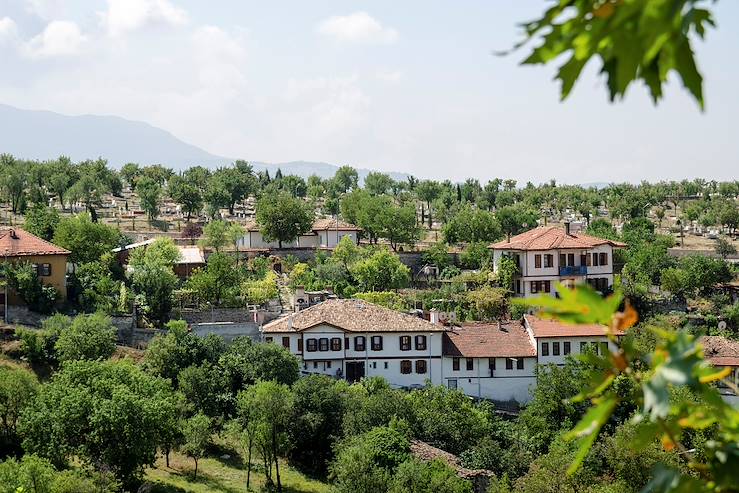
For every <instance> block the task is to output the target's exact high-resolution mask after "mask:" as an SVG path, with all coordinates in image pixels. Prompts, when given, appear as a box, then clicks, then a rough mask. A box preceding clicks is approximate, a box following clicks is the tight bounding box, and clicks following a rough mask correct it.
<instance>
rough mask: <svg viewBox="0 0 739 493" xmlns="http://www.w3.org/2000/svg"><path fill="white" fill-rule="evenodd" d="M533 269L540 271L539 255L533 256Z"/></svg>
mask: <svg viewBox="0 0 739 493" xmlns="http://www.w3.org/2000/svg"><path fill="white" fill-rule="evenodd" d="M534 267H536V268H537V269H541V254H539V253H537V254H536V255H534Z"/></svg>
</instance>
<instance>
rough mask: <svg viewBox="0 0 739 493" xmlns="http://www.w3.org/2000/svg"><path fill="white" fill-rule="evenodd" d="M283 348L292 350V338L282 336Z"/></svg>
mask: <svg viewBox="0 0 739 493" xmlns="http://www.w3.org/2000/svg"><path fill="white" fill-rule="evenodd" d="M282 347H284V348H285V349H290V336H282Z"/></svg>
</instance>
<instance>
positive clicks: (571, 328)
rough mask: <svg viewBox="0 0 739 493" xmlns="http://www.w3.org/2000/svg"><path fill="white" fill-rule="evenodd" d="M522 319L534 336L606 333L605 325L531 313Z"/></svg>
mask: <svg viewBox="0 0 739 493" xmlns="http://www.w3.org/2000/svg"><path fill="white" fill-rule="evenodd" d="M524 320H525V322H526V326H527V327H529V328H530V329H531V332H532V333H533V334H534V337H593V336H604V335H606V326H605V325H596V324H592V325H572V324H566V323H564V322H560V321H559V320H545V319H541V318H538V317H535V316H533V315H524ZM616 335H617V336H622V335H624V332H623V331H616Z"/></svg>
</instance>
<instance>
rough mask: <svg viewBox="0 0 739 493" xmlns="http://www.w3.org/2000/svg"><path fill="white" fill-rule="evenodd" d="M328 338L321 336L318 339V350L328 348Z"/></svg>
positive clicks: (326, 349)
mask: <svg viewBox="0 0 739 493" xmlns="http://www.w3.org/2000/svg"><path fill="white" fill-rule="evenodd" d="M329 347H330V346H329V340H328V337H321V338H320V339H318V350H319V351H328V348H329Z"/></svg>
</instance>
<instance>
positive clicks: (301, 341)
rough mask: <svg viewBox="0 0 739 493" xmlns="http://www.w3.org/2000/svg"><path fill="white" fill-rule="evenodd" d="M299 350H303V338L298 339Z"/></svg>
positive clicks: (300, 351)
mask: <svg viewBox="0 0 739 493" xmlns="http://www.w3.org/2000/svg"><path fill="white" fill-rule="evenodd" d="M298 352H299V353H302V352H303V339H298Z"/></svg>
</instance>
